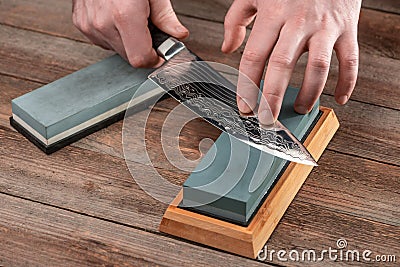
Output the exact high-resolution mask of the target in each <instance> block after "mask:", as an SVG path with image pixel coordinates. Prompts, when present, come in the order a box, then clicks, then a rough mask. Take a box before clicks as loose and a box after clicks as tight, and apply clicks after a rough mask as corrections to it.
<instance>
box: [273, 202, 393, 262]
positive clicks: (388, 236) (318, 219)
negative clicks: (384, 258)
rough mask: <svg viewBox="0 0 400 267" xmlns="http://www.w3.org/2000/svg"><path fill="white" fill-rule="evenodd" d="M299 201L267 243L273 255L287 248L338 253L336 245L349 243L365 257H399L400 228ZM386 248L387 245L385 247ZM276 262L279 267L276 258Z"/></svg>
mask: <svg viewBox="0 0 400 267" xmlns="http://www.w3.org/2000/svg"><path fill="white" fill-rule="evenodd" d="M299 198H300V196H299V197H296V198H295V201H294V202H293V203H292V205H290V206H289V209H288V210H287V211H286V213H285V215H284V217H283V218H282V220H281V222H280V223H279V225H278V227H277V228H276V229H275V231H274V233H273V234H272V236H271V239H270V240H269V241H268V242H267V244H266V245H267V247H268V250H269V251H271V250H272V249H274V250H275V251H278V250H279V249H282V248H283V249H288V250H289V249H296V250H300V251H302V250H303V249H304V250H307V249H314V250H316V251H319V252H321V251H322V250H323V249H326V250H328V248H329V247H331V248H332V249H337V246H336V241H337V240H338V239H345V240H346V241H347V243H348V246H347V249H348V250H352V249H357V250H359V251H361V253H362V251H364V250H366V249H369V250H371V251H373V253H372V256H375V255H377V254H385V255H398V253H399V251H400V249H399V242H400V228H399V227H398V226H388V225H386V224H379V223H374V222H372V221H369V220H357V221H354V216H351V215H347V214H343V213H338V212H336V211H334V210H324V211H322V210H320V209H319V205H318V204H313V205H310V204H309V203H302V202H301V201H298V199H299ZM295 203H296V204H295ZM294 204H295V205H294ZM300 214H301V215H300ZM382 244H385V245H384V247H383V246H382ZM317 255H318V254H317ZM397 257H398V256H397ZM396 261H397V258H396ZM275 262H276V263H279V261H277V260H276V257H275ZM280 263H282V262H280ZM284 264H285V265H286V264H289V265H290V266H292V265H293V266H310V265H311V264H310V263H304V262H291V261H288V262H287V263H286V262H285V263H284ZM322 264H323V266H337V265H338V264H339V265H346V266H347V265H353V266H363V265H366V263H360V262H351V261H349V262H343V263H340V262H339V261H336V262H335V261H329V260H325V261H323V263H322ZM373 264H374V265H375V264H376V265H378V266H396V264H398V263H397V262H394V263H383V264H378V263H376V262H375V263H373ZM317 266H319V265H317Z"/></svg>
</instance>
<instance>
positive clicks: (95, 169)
mask: <svg viewBox="0 0 400 267" xmlns="http://www.w3.org/2000/svg"><path fill="white" fill-rule="evenodd" d="M0 134H1V135H0V140H2V142H4V145H5V147H7V148H8V149H7V150H5V151H2V152H1V154H0V164H1V169H2V170H4V171H2V173H1V174H0V192H4V193H7V194H11V195H15V196H19V197H23V198H27V199H31V200H35V201H39V202H43V203H48V204H51V205H55V206H59V207H61V208H63V209H68V210H71V211H74V212H79V213H83V214H87V215H90V216H94V217H98V218H103V219H106V220H110V221H112V222H116V223H122V224H125V225H127V226H131V227H136V228H140V229H145V230H146V231H151V232H155V231H157V228H158V223H159V221H160V219H161V217H162V214H163V212H164V209H165V208H166V205H164V204H162V203H159V202H157V201H155V200H154V199H152V198H151V197H149V196H147V195H146V194H145V193H144V192H143V191H142V190H141V189H140V188H139V187H138V186H137V185H136V184H135V183H134V182H133V180H132V178H131V177H130V175H129V173H128V171H127V170H126V168H125V167H123V166H124V161H123V160H121V159H119V158H114V157H110V156H108V155H101V154H96V153H93V152H90V151H87V150H83V149H78V148H74V147H68V148H67V149H66V150H64V151H60V152H58V153H56V154H54V155H52V156H50V157H49V156H45V155H43V154H42V153H41V152H39V151H37V150H35V149H33V147H32V145H31V144H30V143H29V142H28V141H26V140H24V139H23V138H22V137H21V136H19V135H18V134H17V133H15V134H14V133H13V132H10V131H8V130H7V131H4V130H0ZM322 160H324V162H323V164H321V167H319V168H318V169H317V171H316V172H313V174H312V175H311V176H310V178H309V180H308V181H307V182H306V184H305V185H304V186H303V188H302V190H301V191H300V193H299V195H298V196H297V197H296V199H295V201H294V202H293V203H292V205H291V206H290V208H289V210H288V212H287V214H286V215H285V216H284V218H283V219H282V221H281V223H280V225H279V226H278V228H277V230H276V231H275V233H274V235H273V236H272V239H271V240H270V241H269V242H268V246H269V247H270V248H316V249H319V248H321V247H322V248H321V249H323V248H325V246H328V245H330V246H333V245H334V241H335V240H336V239H338V238H340V237H345V238H346V239H348V241H349V243H351V244H352V246H353V245H354V246H356V247H357V248H365V249H367V248H368V249H371V250H373V251H374V252H376V253H378V252H379V253H380V252H386V253H392V252H393V251H394V252H395V251H396V250H398V239H399V234H398V231H399V227H398V226H399V225H400V222H399V212H400V211H399V208H398V207H397V206H396V205H397V204H396V203H398V201H399V196H400V194H399V191H398V185H396V184H398V181H399V179H398V175H399V168H398V167H390V166H385V165H384V164H379V163H375V162H372V161H368V160H360V159H357V158H354V157H351V156H345V155H341V154H336V153H333V152H329V151H327V152H325V155H324V156H323V157H322ZM338 163H340V167H339V165H337V164H338ZM138 170H139V169H138ZM355 173H363V175H362V176H360V177H359V178H357V177H356V176H355ZM162 174H163V175H164V177H166V178H168V176H177V174H176V173H173V172H172V171H170V173H169V174H167V173H165V172H163V173H162ZM137 175H146V174H145V173H143V172H138V173H137ZM390 185H391V186H392V188H388V186H389V187H390ZM371 195H374V196H372V197H371ZM2 199H4V198H2ZM1 207H3V205H2V206H1ZM0 210H1V209H0ZM3 210H4V208H3ZM43 210H44V212H47V211H46V210H47V208H46V209H43ZM11 216H16V215H11ZM32 216H33V217H38V218H41V217H40V216H39V215H35V214H33V215H32ZM74 216H75V215H74ZM51 217H52V216H50V215H49V218H51ZM45 218H47V217H45ZM49 223H52V221H51V220H50V221H49ZM353 227H354V228H353ZM79 235H80V234H76V236H77V237H79ZM118 236H119V235H118ZM102 237H104V236H102V235H101V234H99V238H102ZM185 247H186V244H181V245H179V249H182V250H185ZM177 249H178V248H177ZM104 250H105V251H107V249H104ZM290 265H291V264H290ZM293 265H295V263H294V264H293Z"/></svg>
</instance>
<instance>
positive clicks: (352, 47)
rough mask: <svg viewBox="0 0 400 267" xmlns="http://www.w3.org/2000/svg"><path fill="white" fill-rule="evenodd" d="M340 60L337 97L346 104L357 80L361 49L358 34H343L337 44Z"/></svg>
mask: <svg viewBox="0 0 400 267" xmlns="http://www.w3.org/2000/svg"><path fill="white" fill-rule="evenodd" d="M335 51H336V56H337V58H338V60H339V80H338V83H337V85H336V89H335V99H336V102H337V103H338V104H341V105H344V104H346V103H347V101H348V100H349V98H350V96H351V94H352V92H353V90H354V87H355V86H356V82H357V74H358V64H359V49H358V43H357V35H356V34H349V35H342V36H341V37H340V38H339V39H338V41H337V42H336V45H335Z"/></svg>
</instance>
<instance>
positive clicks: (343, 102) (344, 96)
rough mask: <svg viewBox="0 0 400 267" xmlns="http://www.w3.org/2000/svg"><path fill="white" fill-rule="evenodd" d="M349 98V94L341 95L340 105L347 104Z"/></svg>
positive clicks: (339, 98)
mask: <svg viewBox="0 0 400 267" xmlns="http://www.w3.org/2000/svg"><path fill="white" fill-rule="evenodd" d="M348 100H349V97H348V96H347V95H342V96H339V97H338V99H337V101H338V103H339V104H340V105H344V104H346V103H347V101H348Z"/></svg>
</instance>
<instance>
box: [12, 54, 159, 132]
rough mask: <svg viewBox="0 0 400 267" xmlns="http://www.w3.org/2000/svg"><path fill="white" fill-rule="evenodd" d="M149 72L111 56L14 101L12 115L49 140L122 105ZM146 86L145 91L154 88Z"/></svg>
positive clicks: (149, 84) (151, 84) (149, 85)
mask: <svg viewBox="0 0 400 267" xmlns="http://www.w3.org/2000/svg"><path fill="white" fill-rule="evenodd" d="M151 71H152V70H151V69H134V68H132V67H131V66H130V65H129V64H128V63H126V61H124V60H123V59H121V58H120V57H119V56H117V55H115V56H111V57H109V58H106V59H105V60H103V61H100V62H99V63H96V64H94V65H91V66H89V67H87V68H84V69H82V70H79V71H77V72H75V73H72V74H70V75H68V76H66V77H64V78H62V79H60V80H57V81H55V82H52V83H50V84H48V85H45V86H43V87H41V88H39V89H37V90H34V91H32V92H30V93H28V94H25V95H23V96H21V97H18V98H16V99H14V100H13V101H12V111H13V114H15V115H17V116H18V117H19V118H21V119H22V120H23V121H24V122H26V123H27V124H28V125H29V126H30V127H32V128H33V129H34V130H36V131H37V132H38V133H39V134H40V135H42V136H43V137H44V138H46V139H49V138H51V137H53V136H56V135H57V134H60V133H63V132H64V131H66V130H68V129H71V128H73V127H75V126H77V125H79V124H81V123H84V122H86V121H88V120H90V119H92V118H94V117H96V116H98V115H101V114H103V113H104V112H107V111H108V110H110V109H112V108H115V107H118V106H120V105H122V104H124V103H126V102H127V101H129V100H130V99H131V98H132V95H133V94H134V92H135V90H136V89H137V88H139V87H140V86H141V85H142V83H143V82H144V81H146V79H147V76H148V75H149V74H150V73H151ZM146 85H147V86H148V90H149V91H151V90H153V89H154V88H157V86H155V85H154V84H153V83H151V82H148V83H147V84H146ZM143 92H145V91H143Z"/></svg>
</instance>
